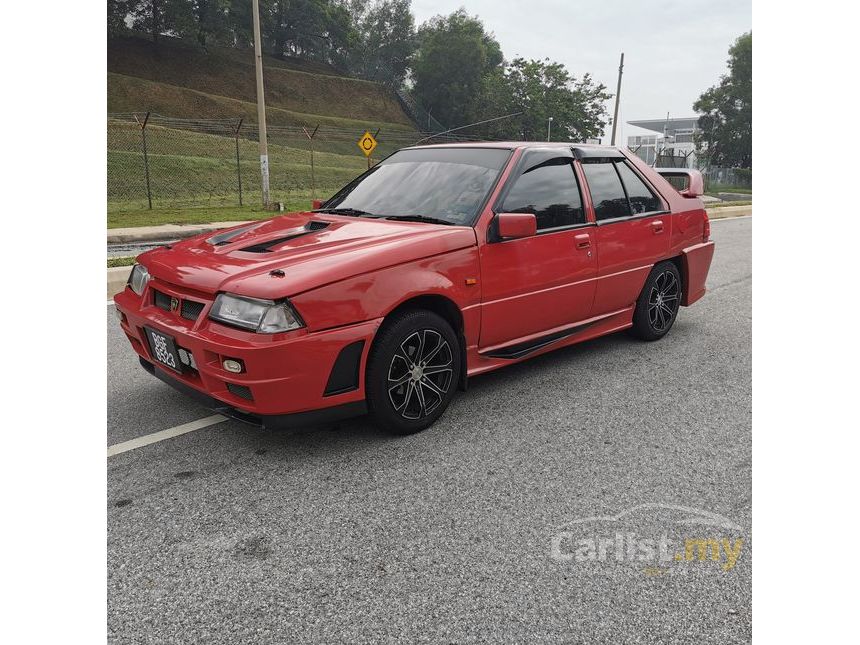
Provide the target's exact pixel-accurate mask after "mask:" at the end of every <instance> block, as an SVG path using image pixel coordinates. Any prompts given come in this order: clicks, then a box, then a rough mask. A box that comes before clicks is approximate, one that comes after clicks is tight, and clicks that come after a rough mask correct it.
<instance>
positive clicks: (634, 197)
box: [616, 163, 663, 215]
mask: <svg viewBox="0 0 860 645" xmlns="http://www.w3.org/2000/svg"><path fill="white" fill-rule="evenodd" d="M616 168H618V174H619V175H621V181H623V182H624V188H626V189H627V198H628V199H629V200H630V210H631V211H633V214H634V215H639V214H641V213H653V212H654V211H659V210H662V208H663V205H662V204H661V203H660V200H659V199H657V196H656V195H655V194H654V193H652V192H651V189H650V188H648V186H646V185H645V183H644V182H643V181H642V180H641V179H640V178H639V176H638V175H637V174H636V173H635V172H633V170H631V168H630V166H628V165H627V164H626V163H619V164H617V165H616Z"/></svg>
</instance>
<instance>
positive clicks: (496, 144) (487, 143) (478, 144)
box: [403, 141, 619, 151]
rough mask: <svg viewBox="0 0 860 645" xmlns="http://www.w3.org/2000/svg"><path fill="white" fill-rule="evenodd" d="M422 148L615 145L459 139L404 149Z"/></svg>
mask: <svg viewBox="0 0 860 645" xmlns="http://www.w3.org/2000/svg"><path fill="white" fill-rule="evenodd" d="M422 148H501V149H504V150H514V149H517V148H580V149H589V150H594V151H597V150H614V151H619V148H618V147H617V146H603V145H597V144H594V143H573V142H571V141H461V142H446V143H427V144H424V145H420V146H409V147H407V148H403V149H404V150H420V149H422Z"/></svg>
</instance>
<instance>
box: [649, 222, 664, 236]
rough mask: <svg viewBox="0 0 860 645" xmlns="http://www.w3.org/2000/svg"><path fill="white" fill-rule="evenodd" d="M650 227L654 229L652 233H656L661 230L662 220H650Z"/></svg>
mask: <svg viewBox="0 0 860 645" xmlns="http://www.w3.org/2000/svg"><path fill="white" fill-rule="evenodd" d="M651 228H652V229H653V230H654V235H658V234H660V233H662V232H663V220H659V219H658V220H654V221H653V222H651Z"/></svg>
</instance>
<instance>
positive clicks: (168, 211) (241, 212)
mask: <svg viewBox="0 0 860 645" xmlns="http://www.w3.org/2000/svg"><path fill="white" fill-rule="evenodd" d="M310 201H311V200H310V197H299V196H294V197H292V198H291V199H290V200H287V201H286V203H285V209H284V210H285V212H290V211H300V210H308V209H310V206H311V204H310ZM276 215H279V213H278V212H277V211H266V210H263V209H262V207H260V206H238V205H237V206H190V207H184V208H182V207H180V208H154V209H153V210H149V209H148V208H147V207H146V205H145V204H143V205H137V206H136V207H132V206H129V207H128V208H127V209H126V210H119V211H111V212H108V215H107V227H108V228H109V229H111V228H127V227H128V228H130V227H137V226H160V225H162V224H209V223H211V222H242V221H245V220H257V219H268V218H270V217H275V216H276Z"/></svg>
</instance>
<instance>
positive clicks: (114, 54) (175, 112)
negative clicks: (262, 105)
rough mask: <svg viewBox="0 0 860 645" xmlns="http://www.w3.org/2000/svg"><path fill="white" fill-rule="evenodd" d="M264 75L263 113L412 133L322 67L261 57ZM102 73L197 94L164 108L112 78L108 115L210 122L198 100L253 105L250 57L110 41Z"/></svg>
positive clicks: (383, 105)
mask: <svg viewBox="0 0 860 645" xmlns="http://www.w3.org/2000/svg"><path fill="white" fill-rule="evenodd" d="M263 68H264V71H263V73H264V76H265V88H266V105H267V107H268V108H270V109H271V108H275V109H280V110H286V111H289V112H293V113H298V114H304V115H320V116H326V117H340V118H343V119H348V120H353V121H355V120H358V121H367V122H374V123H390V124H400V125H401V126H403V127H405V128H408V129H412V128H413V126H412V123H411V122H410V120H409V118H408V117H407V116H406V115H405V114H404V113H403V110H402V109H401V108H400V105H399V103H398V102H397V99H396V98H395V97H394V95H393V94H392V93H391V92H390V91H389V90H388V89H387V88H385V87H384V86H383V85H380V84H379V83H372V82H370V81H364V80H360V79H355V78H349V77H346V76H341V75H337V73H336V72H335V71H334V70H332V69H331V68H329V67H328V66H320V65H319V64H312V63H303V64H299V63H297V62H295V61H292V62H291V61H283V60H278V59H275V58H272V57H269V56H265V57H264V59H263ZM108 71H109V72H112V73H113V74H118V75H123V76H124V77H135V78H137V79H144V80H147V81H152V82H155V83H156V84H165V85H166V86H172V87H173V88H185V89H187V90H194V91H195V92H196V93H195V92H192V93H172V94H169V99H170V100H169V102H168V103H166V104H165V102H164V99H165V96H161V97H159V96H152V95H150V93H151V92H156V93H157V92H158V88H157V87H156V86H154V85H152V84H143V83H142V84H138V85H137V86H136V87H135V86H131V87H126V88H124V89H123V88H122V87H121V85H117V84H121V83H122V82H123V81H122V79H121V78H119V77H116V76H113V74H112V75H111V76H109V78H108V112H139V111H144V112H145V111H147V110H153V111H160V113H161V114H164V115H166V116H174V117H190V118H204V117H206V118H210V116H211V115H207V114H204V113H201V105H200V104H199V102H200V101H201V100H204V98H205V97H221V98H227V99H235V100H237V101H238V102H245V103H251V104H256V100H257V98H256V97H257V89H256V79H255V76H254V55H253V51H252V50H250V49H249V50H247V51H240V50H234V49H222V48H209V50H208V51H203V50H202V49H200V48H199V47H196V46H193V45H191V44H189V43H185V42H182V41H180V40H177V39H171V38H164V39H162V40H160V41H159V42H158V43H153V42H151V41H149V40H147V39H144V38H134V37H124V38H117V39H113V40H110V41H108ZM113 85H115V87H112V86H113ZM112 90H113V91H112ZM171 91H172V89H171V87H167V88H165V92H168V93H169V92H171ZM201 94H202V95H203V97H201ZM204 102H205V101H204ZM156 104H159V105H162V109H161V110H157V109H156V108H155V105H156ZM231 115H233V116H240V115H239V114H235V112H234V111H232V110H231V111H228V112H221V113H220V114H219V115H218V118H224V117H227V116H231ZM248 118H249V120H250V121H252V122H256V120H257V119H256V112H251V113H250V114H248ZM296 125H305V124H302V123H297V124H296Z"/></svg>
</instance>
